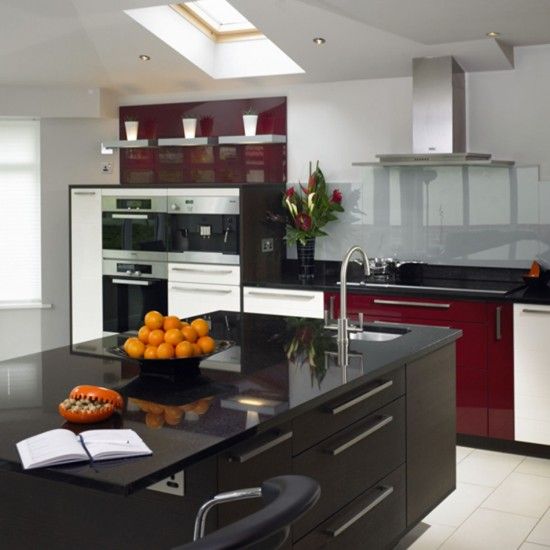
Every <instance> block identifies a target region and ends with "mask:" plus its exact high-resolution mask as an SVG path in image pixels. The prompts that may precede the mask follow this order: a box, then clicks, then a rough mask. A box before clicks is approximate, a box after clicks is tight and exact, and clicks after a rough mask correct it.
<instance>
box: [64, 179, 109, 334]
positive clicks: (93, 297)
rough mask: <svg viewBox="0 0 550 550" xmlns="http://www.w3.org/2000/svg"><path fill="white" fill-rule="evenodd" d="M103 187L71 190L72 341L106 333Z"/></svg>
mask: <svg viewBox="0 0 550 550" xmlns="http://www.w3.org/2000/svg"><path fill="white" fill-rule="evenodd" d="M101 247H102V244H101V190H100V189H92V188H90V189H85V188H79V189H72V190H71V321H72V343H73V344H77V343H79V342H84V341H86V340H92V339H94V338H101V337H102V336H103V294H102V272H101V269H102V258H101Z"/></svg>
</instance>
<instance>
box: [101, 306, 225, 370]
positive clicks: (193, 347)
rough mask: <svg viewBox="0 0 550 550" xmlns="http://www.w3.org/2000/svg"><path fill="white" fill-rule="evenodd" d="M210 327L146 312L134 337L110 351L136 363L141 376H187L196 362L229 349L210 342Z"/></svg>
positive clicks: (222, 343) (222, 344) (171, 316)
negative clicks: (141, 324) (179, 374)
mask: <svg viewBox="0 0 550 550" xmlns="http://www.w3.org/2000/svg"><path fill="white" fill-rule="evenodd" d="M209 333H210V325H209V324H208V322H207V321H205V320H204V319H202V318H200V317H199V318H197V319H193V320H192V321H191V322H190V323H188V322H187V321H182V320H180V319H179V318H178V317H176V316H175V315H162V313H159V312H158V311H149V312H147V313H146V315H145V317H144V319H143V326H142V327H141V328H140V329H139V330H138V333H137V336H131V337H130V338H127V339H126V340H125V342H124V344H123V346H122V347H115V348H113V349H111V352H113V353H114V354H115V355H117V356H119V357H122V358H124V359H128V360H132V361H135V362H137V363H138V364H139V365H140V367H141V372H142V373H144V374H174V373H176V374H177V373H178V372H181V373H182V374H184V373H185V374H189V373H190V371H191V370H192V369H193V367H195V371H197V372H198V369H197V367H198V365H199V363H200V362H201V361H202V360H203V359H205V358H206V357H209V356H210V355H213V354H214V353H218V352H219V351H223V350H224V349H227V348H229V347H231V345H232V344H231V342H229V341H227V340H214V338H212V337H211V336H210V334H209Z"/></svg>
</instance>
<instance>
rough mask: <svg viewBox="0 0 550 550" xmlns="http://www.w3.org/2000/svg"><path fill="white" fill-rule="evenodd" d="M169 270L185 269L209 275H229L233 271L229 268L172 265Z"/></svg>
mask: <svg viewBox="0 0 550 550" xmlns="http://www.w3.org/2000/svg"><path fill="white" fill-rule="evenodd" d="M170 270H171V271H185V272H189V273H205V274H209V275H230V274H231V273H233V272H232V271H231V270H230V269H195V268H192V267H172V268H170Z"/></svg>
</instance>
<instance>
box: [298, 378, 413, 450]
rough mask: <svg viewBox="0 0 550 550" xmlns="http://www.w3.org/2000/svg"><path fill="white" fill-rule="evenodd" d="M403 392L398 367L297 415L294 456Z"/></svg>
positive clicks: (403, 382)
mask: <svg viewBox="0 0 550 550" xmlns="http://www.w3.org/2000/svg"><path fill="white" fill-rule="evenodd" d="M404 393H405V369H404V368H400V369H398V370H396V371H394V372H390V373H388V374H387V375H385V376H381V377H379V378H376V379H375V380H372V381H370V382H369V383H367V384H365V385H364V386H362V387H360V388H358V389H356V390H353V391H351V392H349V393H347V394H345V395H343V396H342V397H338V398H337V399H334V400H333V401H330V402H329V403H325V404H323V405H321V406H320V407H318V408H317V409H315V410H313V411H311V412H308V413H305V414H303V415H301V416H299V417H298V418H297V419H296V420H294V422H293V425H292V429H293V431H294V433H295V438H294V442H293V448H292V450H293V453H294V454H295V455H297V454H299V453H301V452H303V451H305V450H306V449H309V448H310V447H313V445H316V444H317V443H319V442H320V441H322V440H323V439H326V438H327V437H330V436H331V435H332V434H334V433H336V432H337V431H338V430H343V429H344V428H346V427H347V426H349V425H350V424H352V423H353V422H356V421H357V420H360V419H361V418H363V417H364V416H366V415H368V414H369V413H371V412H373V411H375V410H376V409H379V408H380V407H382V406H384V405H387V404H388V403H390V402H391V401H393V400H394V399H397V398H398V397H400V396H401V395H403V394H404Z"/></svg>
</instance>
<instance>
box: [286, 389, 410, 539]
mask: <svg viewBox="0 0 550 550" xmlns="http://www.w3.org/2000/svg"><path fill="white" fill-rule="evenodd" d="M404 461H405V398H404V397H401V398H400V399H398V400H396V401H394V402H393V403H390V404H389V405H387V406H386V407H383V408H381V409H378V410H377V411H376V412H375V413H373V414H372V415H369V416H368V417H366V418H365V419H363V420H360V421H359V422H356V423H355V424H352V425H351V426H350V427H349V428H347V429H345V430H342V431H340V432H338V433H337V434H336V435H334V436H332V437H331V438H329V439H326V440H325V441H322V442H321V443H319V444H318V445H316V446H315V447H313V448H312V449H309V450H308V451H305V452H303V453H302V454H300V455H298V456H296V457H294V459H293V462H292V470H293V473H295V474H303V475H307V476H310V477H312V478H313V479H316V480H317V481H318V482H319V484H320V485H321V499H320V501H319V502H318V503H317V505H316V506H315V508H313V510H311V512H310V513H308V514H307V515H306V516H304V517H303V518H302V519H300V520H299V521H298V522H297V523H296V524H295V527H294V539H295V540H297V539H299V538H301V537H302V536H304V535H305V534H306V533H308V532H309V531H310V530H311V529H313V528H314V527H315V526H316V525H318V524H319V523H321V522H323V521H324V520H326V519H327V518H328V517H329V516H331V515H332V514H334V513H335V512H337V511H338V510H339V509H340V508H342V507H343V506H345V505H346V504H347V503H348V502H350V501H351V500H352V499H354V498H356V497H357V496H359V495H360V494H361V493H362V492H363V491H365V489H367V488H368V487H370V486H371V485H373V484H374V483H375V482H376V481H377V480H379V479H381V478H383V477H384V476H386V475H387V474H388V473H389V472H391V471H393V470H395V469H396V468H397V467H398V466H400V465H401V464H402V463H403V462H404Z"/></svg>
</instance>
